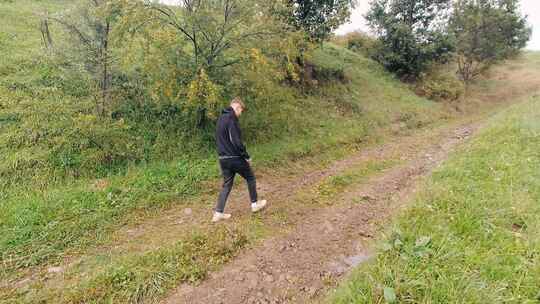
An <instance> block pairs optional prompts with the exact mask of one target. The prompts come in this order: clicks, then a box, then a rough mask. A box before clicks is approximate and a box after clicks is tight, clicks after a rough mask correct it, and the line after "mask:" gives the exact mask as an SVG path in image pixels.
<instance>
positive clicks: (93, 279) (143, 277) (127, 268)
mask: <svg viewBox="0 0 540 304" xmlns="http://www.w3.org/2000/svg"><path fill="white" fill-rule="evenodd" d="M246 244H247V238H246V235H245V234H244V233H243V232H241V231H239V230H234V229H226V228H224V227H217V228H212V229H209V230H208V231H198V232H194V233H191V234H190V235H187V236H184V237H183V239H182V240H180V241H178V242H176V243H175V244H174V245H172V246H169V247H167V248H161V249H158V250H154V251H150V252H147V253H144V254H142V255H137V254H132V255H129V254H128V255H126V256H124V257H123V258H122V259H119V260H115V261H114V262H113V263H103V264H104V265H106V266H103V267H101V268H98V269H97V270H96V269H93V273H92V274H89V275H88V276H86V277H85V278H83V279H81V281H77V283H76V284H74V285H70V286H69V288H66V287H64V288H62V289H55V288H48V287H50V286H47V285H46V283H45V282H43V281H39V282H36V283H34V285H33V286H32V287H31V291H30V292H26V293H25V292H22V293H21V292H20V291H17V290H12V294H7V295H6V298H7V299H10V300H8V302H7V303H11V302H10V301H13V303H20V302H21V301H23V302H25V303H41V302H52V303H60V302H62V303H110V302H114V303H142V302H146V301H149V300H151V299H156V298H158V297H160V296H163V294H164V293H165V292H167V291H168V290H170V289H172V288H173V287H175V286H177V284H178V283H181V282H188V283H193V282H197V281H200V280H202V279H204V278H205V276H206V275H207V273H208V271H210V270H212V269H215V267H217V266H219V265H221V264H223V263H225V262H227V261H228V260H230V259H231V258H232V257H234V256H235V254H236V253H237V252H238V251H239V250H240V249H242V248H243V247H244V246H245V245H246ZM80 271H81V269H78V271H73V270H72V272H71V273H67V274H65V276H66V278H67V279H68V281H67V284H68V285H69V284H70V283H69V279H70V278H71V277H72V276H73V275H74V274H78V273H79V272H80ZM64 284H66V283H64Z"/></svg>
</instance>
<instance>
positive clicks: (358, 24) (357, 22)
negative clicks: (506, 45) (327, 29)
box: [337, 0, 540, 50]
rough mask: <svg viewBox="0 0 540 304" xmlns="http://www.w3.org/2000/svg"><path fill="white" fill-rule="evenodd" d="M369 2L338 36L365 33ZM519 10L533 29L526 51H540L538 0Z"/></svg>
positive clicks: (362, 2) (525, 1) (362, 0)
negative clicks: (355, 32)
mask: <svg viewBox="0 0 540 304" xmlns="http://www.w3.org/2000/svg"><path fill="white" fill-rule="evenodd" d="M369 2H370V1H369V0H358V6H357V8H356V9H355V10H354V12H353V14H352V16H351V22H350V23H347V24H344V25H342V26H341V27H340V28H339V29H338V30H337V33H338V34H344V33H346V32H350V31H354V30H357V29H361V30H363V31H367V30H368V28H367V26H366V24H365V20H364V17H363V16H364V14H365V13H366V12H367V10H368V9H369ZM521 9H522V11H523V13H525V14H527V15H528V16H529V19H528V20H529V24H530V25H532V27H533V35H532V38H531V41H530V42H529V45H528V46H527V48H528V49H532V50H540V0H521Z"/></svg>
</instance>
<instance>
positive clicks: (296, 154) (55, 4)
mask: <svg viewBox="0 0 540 304" xmlns="http://www.w3.org/2000/svg"><path fill="white" fill-rule="evenodd" d="M63 3H64V2H62V1H53V0H49V1H39V2H36V1H30V0H22V1H16V2H1V3H0V12H1V13H0V14H2V15H1V18H0V19H1V20H2V22H7V25H8V26H7V27H6V26H4V24H2V26H1V27H0V37H1V40H0V41H1V42H0V49H1V50H2V54H3V55H4V54H7V55H5V56H2V59H0V77H1V78H0V129H1V133H0V152H1V156H0V174H1V178H2V185H4V186H5V187H4V190H3V191H2V193H1V194H0V195H1V202H0V229H1V230H2V234H1V235H0V251H1V252H2V256H1V259H2V260H1V262H2V263H3V264H4V265H6V267H3V268H2V269H3V270H2V271H3V273H2V275H3V276H4V275H5V276H6V277H7V276H8V275H9V274H10V273H11V272H13V271H14V270H15V269H21V268H25V267H28V266H31V265H40V264H43V263H51V262H54V261H58V260H59V259H61V258H62V256H63V255H64V254H66V252H67V251H69V250H71V251H74V252H77V251H80V250H84V248H87V247H88V246H92V245H95V244H97V243H102V242H105V241H106V240H107V238H108V237H109V236H110V232H111V231H113V230H114V229H116V228H117V227H119V226H120V225H122V224H123V223H125V222H126V221H128V220H129V216H128V215H129V214H130V213H131V212H133V211H134V210H144V209H155V208H162V207H163V206H166V205H170V204H172V203H174V204H181V203H182V201H183V198H186V197H189V196H194V195H197V194H198V193H200V192H201V191H202V190H203V189H201V182H202V181H205V180H209V179H214V178H216V177H217V176H218V168H217V166H216V164H215V158H214V155H213V151H211V150H206V149H203V150H201V151H196V152H198V153H187V152H186V151H183V150H174V149H169V150H167V151H165V152H159V151H158V150H159V149H156V150H155V151H153V152H154V154H155V155H154V156H153V159H154V160H153V161H151V162H149V163H126V164H124V165H123V167H122V168H120V169H121V170H118V168H113V169H114V170H112V169H111V170H109V171H107V168H104V169H103V168H101V169H100V171H99V172H93V171H91V170H87V171H84V170H81V174H80V175H73V174H64V172H63V171H62V170H61V168H62V167H60V169H59V167H58V166H56V165H55V164H56V162H57V161H58V158H57V154H54V153H52V152H51V148H50V147H51V146H53V144H57V143H58V142H60V143H62V142H63V141H68V140H73V138H68V137H67V136H68V135H69V134H71V135H72V134H75V136H74V138H75V140H76V139H77V133H72V131H73V129H76V128H75V126H76V125H77V124H78V123H80V121H78V120H76V119H75V118H74V117H79V116H77V115H78V113H81V112H83V113H84V112H85V111H88V109H89V108H90V107H89V106H88V104H89V101H88V100H87V98H85V97H84V96H82V97H77V96H74V95H73V94H67V93H65V92H66V91H69V92H72V89H73V88H67V89H66V88H58V87H56V86H51V85H50V82H49V81H48V79H49V78H51V77H57V76H58V75H56V74H55V73H56V72H57V71H56V70H54V69H52V70H51V68H50V66H48V65H47V62H46V61H44V60H42V59H40V58H42V57H41V50H40V37H39V31H37V29H36V28H37V24H38V18H37V17H36V15H35V13H37V12H39V11H41V10H42V8H43V7H45V6H47V7H48V8H49V9H50V10H51V11H55V10H58V9H60V8H61V7H63V5H62V4H63ZM6 37H7V38H6ZM313 61H314V62H315V64H318V65H341V66H344V67H345V71H346V74H347V76H348V78H350V82H349V83H347V84H341V83H332V84H327V85H325V86H323V87H321V88H319V89H317V90H316V91H315V92H314V93H313V94H311V95H309V96H307V97H306V96H303V95H300V94H297V93H294V92H293V93H291V92H290V91H291V90H292V89H290V88H280V89H279V91H277V92H276V94H284V96H287V98H289V99H286V100H288V102H287V103H284V104H281V105H280V107H279V108H280V111H278V112H277V113H275V114H274V116H269V117H267V118H266V119H268V120H269V122H268V123H267V125H268V126H269V130H275V133H268V132H267V133H265V130H260V129H256V128H255V126H256V123H254V122H253V119H250V118H249V117H247V118H244V119H245V122H246V124H248V126H254V128H251V129H250V130H249V131H248V132H247V135H248V137H247V143H248V146H249V147H251V148H250V150H251V153H252V154H253V155H254V158H255V164H256V165H258V166H259V167H266V168H270V167H273V166H279V165H283V164H284V163H286V162H289V161H294V160H296V159H298V158H302V157H306V156H310V155H316V156H315V157H316V158H318V159H320V160H323V159H327V158H335V157H338V156H339V155H343V153H344V151H346V150H347V149H348V148H350V147H351V146H354V145H356V144H357V143H359V142H361V141H364V140H366V139H367V138H371V139H374V138H375V137H376V136H374V134H375V133H376V130H380V129H381V128H385V127H389V126H390V125H392V124H401V125H402V127H403V128H404V129H407V128H417V127H420V126H423V125H426V124H429V123H431V122H433V121H435V120H437V119H439V118H441V117H444V116H446V115H447V114H446V112H445V111H443V109H442V107H441V106H440V105H438V104H435V103H433V102H430V101H428V100H425V99H422V98H418V97H416V96H415V95H413V94H412V93H411V92H410V91H409V90H408V89H407V87H405V86H404V85H402V84H400V83H399V82H398V81H396V80H395V79H393V78H392V77H391V76H389V75H388V74H386V73H385V72H384V71H382V69H381V68H380V67H379V66H378V65H376V64H375V63H374V62H372V61H370V60H368V59H365V58H363V57H361V56H358V55H356V54H353V53H351V52H348V51H346V50H343V49H340V48H336V47H333V46H328V47H326V48H325V49H324V50H322V51H321V50H319V51H317V52H316V53H315V54H314V58H313ZM58 77H59V76H58ZM55 83H57V82H55ZM66 83H67V84H69V82H67V81H66ZM291 96H292V97H294V98H291ZM351 108H354V109H359V110H360V111H359V112H358V113H352V112H351V111H349V109H351ZM247 115H250V114H247ZM89 123H97V124H99V122H89ZM283 123H285V124H286V128H283V126H282V124H283ZM108 128H110V125H103V126H102V127H101V129H104V130H105V129H108ZM118 128H119V131H118V133H110V134H109V133H104V134H98V135H100V136H110V137H113V136H114V137H119V138H124V135H125V134H124V133H122V130H120V128H121V127H118ZM98 129H99V128H98ZM130 132H138V131H137V130H135V131H133V130H131V131H130ZM151 132H159V130H157V129H156V130H151ZM141 134H142V130H141ZM161 135H162V137H161V138H166V137H167V134H161ZM260 135H261V136H260ZM262 135H264V136H262ZM72 137H73V136H72ZM111 140H112V139H111ZM75 143H76V142H75ZM60 147H61V145H60ZM60 152H62V151H60ZM85 153H86V154H85ZM160 153H161V154H160ZM94 156H95V154H91V153H90V152H88V153H87V152H85V151H82V152H80V153H79V154H78V155H77V157H78V158H80V159H81V162H82V164H84V163H85V162H87V163H90V164H91V163H92V162H91V161H92V157H94ZM162 156H163V157H162ZM158 159H164V160H162V161H159V160H158ZM89 167H92V166H89ZM81 168H83V165H81ZM14 181H15V182H14ZM209 208H210V206H209Z"/></svg>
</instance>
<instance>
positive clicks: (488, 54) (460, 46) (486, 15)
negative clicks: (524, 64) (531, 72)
mask: <svg viewBox="0 0 540 304" xmlns="http://www.w3.org/2000/svg"><path fill="white" fill-rule="evenodd" d="M450 28H451V31H452V32H453V34H454V35H455V37H456V53H457V62H458V73H459V75H460V77H461V79H462V80H463V81H464V82H470V81H471V80H472V79H473V78H474V77H476V76H478V75H479V74H480V73H481V72H482V71H483V70H485V69H486V68H488V67H489V66H490V65H491V64H493V63H494V62H496V61H499V60H502V59H506V58H509V57H511V56H513V55H515V54H517V53H518V52H519V51H520V50H521V49H522V48H524V47H525V45H526V44H527V41H529V38H530V35H531V29H530V28H529V27H528V26H527V18H526V17H523V16H521V14H520V12H519V1H518V0H497V1H495V0H459V1H457V2H456V4H455V9H454V13H453V15H452V19H451V26H450Z"/></svg>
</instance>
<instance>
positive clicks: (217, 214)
mask: <svg viewBox="0 0 540 304" xmlns="http://www.w3.org/2000/svg"><path fill="white" fill-rule="evenodd" d="M230 218H231V215H230V214H228V213H221V212H214V216H213V217H212V222H213V223H215V222H219V221H221V220H228V219H230Z"/></svg>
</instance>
